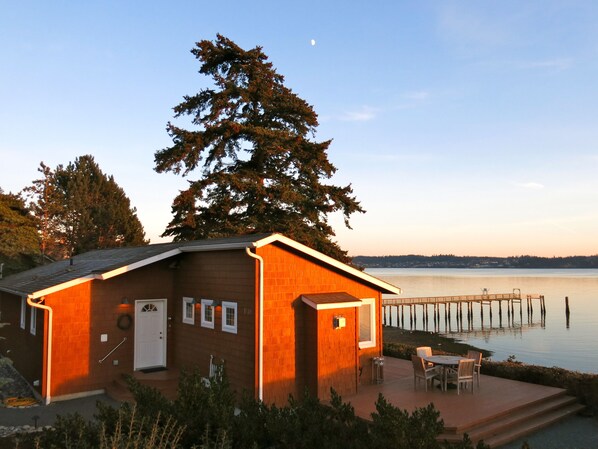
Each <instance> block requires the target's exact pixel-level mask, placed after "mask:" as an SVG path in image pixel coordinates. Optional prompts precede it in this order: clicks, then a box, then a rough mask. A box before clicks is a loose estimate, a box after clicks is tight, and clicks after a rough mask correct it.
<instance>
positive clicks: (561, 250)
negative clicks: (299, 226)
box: [0, 0, 598, 257]
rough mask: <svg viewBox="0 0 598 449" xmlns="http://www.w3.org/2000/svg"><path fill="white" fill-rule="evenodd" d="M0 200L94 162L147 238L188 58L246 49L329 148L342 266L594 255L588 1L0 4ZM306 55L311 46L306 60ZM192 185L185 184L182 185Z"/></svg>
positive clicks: (200, 79) (177, 186) (178, 184)
mask: <svg viewBox="0 0 598 449" xmlns="http://www.w3.org/2000/svg"><path fill="white" fill-rule="evenodd" d="M0 11H1V14H0V188H2V189H3V190H4V191H5V192H9V191H11V192H13V193H16V192H19V191H20V190H21V189H22V188H24V187H26V186H27V185H30V184H31V182H32V181H33V180H34V179H37V178H38V172H37V168H38V167H39V164H40V162H42V161H43V162H44V163H45V164H46V165H49V166H50V167H56V166H57V165H58V164H64V165H66V164H68V163H69V162H71V161H74V160H75V158H77V157H78V156H81V155H84V154H92V155H93V156H94V157H95V160H96V162H97V163H98V164H99V166H100V168H101V169H102V170H103V171H104V172H105V173H107V174H109V175H113V176H114V178H115V180H116V182H117V183H118V184H119V185H120V186H121V187H122V188H123V189H124V191H125V193H126V194H127V196H128V197H129V198H130V200H131V204H132V205H133V206H134V207H136V209H137V214H138V217H139V219H140V220H141V222H142V224H143V226H144V228H145V231H146V235H147V237H148V238H150V239H151V241H152V242H160V241H165V240H164V239H162V238H160V235H161V234H162V232H164V229H165V228H166V225H167V224H168V223H169V221H170V220H171V218H172V215H171V204H172V200H173V199H174V197H175V196H176V195H177V193H178V191H179V190H181V189H185V188H186V185H187V179H186V178H182V177H180V176H176V175H174V174H170V173H167V174H159V173H156V172H155V171H154V153H155V152H156V151H157V150H160V149H163V148H166V147H168V146H169V145H170V144H171V143H172V141H171V140H170V138H169V136H168V134H167V133H166V130H165V127H166V124H167V122H168V121H169V120H173V111H172V108H173V107H174V106H176V105H177V104H179V103H180V102H181V100H182V98H183V96H184V95H193V94H195V93H197V92H199V91H200V90H201V89H202V88H206V87H211V85H212V84H211V80H210V79H209V78H206V77H204V76H202V75H200V74H199V73H198V70H199V62H198V61H197V60H196V59H195V58H194V56H193V55H192V54H191V53H190V50H191V49H192V48H193V47H194V45H195V42H197V41H200V40H204V39H209V40H214V39H215V37H216V34H217V33H220V34H223V35H225V36H226V37H228V38H230V39H232V40H233V41H235V42H236V43H237V44H238V45H239V46H241V47H242V48H245V49H250V48H254V47H256V46H261V47H262V48H263V51H264V53H266V54H267V55H268V57H269V60H270V62H272V63H273V65H274V67H275V68H276V70H277V71H278V73H280V74H281V75H283V76H284V77H285V85H286V86H287V87H289V88H290V89H292V90H293V92H295V93H296V94H297V95H299V96H300V97H301V98H303V99H304V100H306V101H307V102H308V103H309V104H311V105H312V106H313V108H314V110H315V111H316V113H317V114H318V116H319V123H320V125H319V127H318V131H317V134H316V136H315V139H316V140H317V141H322V140H327V139H333V142H332V144H331V146H330V148H329V152H328V155H329V159H330V160H331V162H332V163H333V164H334V165H335V166H336V167H337V169H338V171H337V173H336V174H335V176H334V177H333V178H332V180H331V182H333V183H334V184H336V185H346V184H349V183H351V184H352V186H353V190H354V194H355V196H356V197H357V199H358V200H359V201H360V202H361V205H362V207H363V208H364V209H365V210H366V211H367V212H366V213H365V214H358V215H352V217H351V226H352V229H347V228H345V226H344V224H343V220H342V217H341V216H336V215H334V216H331V217H330V222H331V224H332V225H333V227H334V229H335V232H336V236H335V237H334V238H335V240H336V241H337V242H338V243H339V245H340V246H341V247H342V248H343V249H345V250H347V251H348V252H349V255H352V256H356V255H392V254H424V255H434V254H455V255H480V256H483V255H486V256H511V255H538V256H546V257H552V256H569V255H593V254H598V232H597V225H598V176H597V173H598V2H596V1H594V0H588V1H576V0H563V1H558V0H554V1H551V0H530V1H525V2H521V1H519V0H517V1H511V0H504V1H476V2H472V1H451V0H446V1H440V0H439V1H426V0H420V1H416V0H413V1H391V0H388V1H375V2H364V1H353V0H344V1H322V0H319V1H311V0H306V1H301V2H282V1H280V0H277V1H260V0H254V1H251V2H248V1H239V0H229V1H227V2H217V1H211V2H206V1H199V0H196V1H177V0H173V1H169V2H165V1H162V2H160V1H154V0H145V1H122V0H121V1H112V0H105V1H95V0H89V1H60V0H57V1H53V2H47V1H41V0H40V1H27V0H23V1H19V2H8V1H5V0H0ZM314 44H315V45H314ZM198 176H199V175H198V174H197V173H192V174H191V175H190V176H189V179H197V177H198Z"/></svg>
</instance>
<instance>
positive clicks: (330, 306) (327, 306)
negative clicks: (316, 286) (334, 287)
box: [301, 296, 363, 310]
mask: <svg viewBox="0 0 598 449" xmlns="http://www.w3.org/2000/svg"><path fill="white" fill-rule="evenodd" d="M301 301H303V302H304V303H305V304H307V305H308V306H310V307H311V308H312V309H316V310H330V309H349V308H351V307H361V306H362V305H363V302H362V301H360V300H358V301H351V302H335V303H328V304H316V303H315V302H313V301H310V300H309V299H307V298H306V297H305V296H302V297H301Z"/></svg>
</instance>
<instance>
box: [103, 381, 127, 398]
mask: <svg viewBox="0 0 598 449" xmlns="http://www.w3.org/2000/svg"><path fill="white" fill-rule="evenodd" d="M106 394H107V395H108V397H110V398H112V399H114V400H115V401H118V402H133V394H132V393H131V392H130V391H129V389H128V388H127V387H126V385H122V384H120V383H118V382H116V381H114V382H112V383H111V384H110V385H108V386H107V387H106Z"/></svg>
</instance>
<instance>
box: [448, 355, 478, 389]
mask: <svg viewBox="0 0 598 449" xmlns="http://www.w3.org/2000/svg"><path fill="white" fill-rule="evenodd" d="M474 369H475V360H473V359H461V360H459V366H458V367H457V369H451V368H449V369H448V370H447V371H446V382H451V383H456V384H457V394H459V393H460V390H461V384H464V388H465V387H466V386H467V384H471V393H472V394H473V372H474Z"/></svg>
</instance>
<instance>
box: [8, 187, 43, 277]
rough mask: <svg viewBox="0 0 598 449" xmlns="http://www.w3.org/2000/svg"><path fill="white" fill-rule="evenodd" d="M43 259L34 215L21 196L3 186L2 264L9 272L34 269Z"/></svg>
mask: <svg viewBox="0 0 598 449" xmlns="http://www.w3.org/2000/svg"><path fill="white" fill-rule="evenodd" d="M38 259H39V238H38V234H37V227H36V222H35V218H34V216H33V215H32V214H31V213H30V212H29V209H27V206H26V205H25V201H24V200H23V198H21V196H20V195H14V194H12V193H3V191H2V189H0V264H4V266H3V269H2V273H3V275H5V276H6V275H8V274H12V273H16V272H19V271H23V270H26V269H29V268H32V267H34V266H35V265H36V262H37V261H38Z"/></svg>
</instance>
